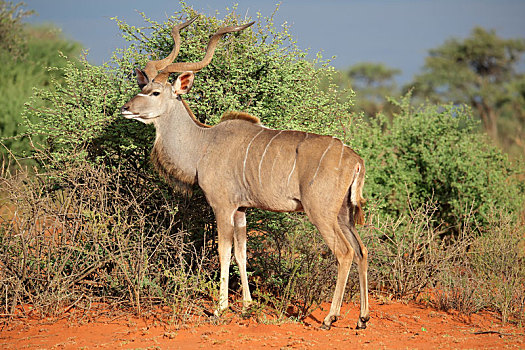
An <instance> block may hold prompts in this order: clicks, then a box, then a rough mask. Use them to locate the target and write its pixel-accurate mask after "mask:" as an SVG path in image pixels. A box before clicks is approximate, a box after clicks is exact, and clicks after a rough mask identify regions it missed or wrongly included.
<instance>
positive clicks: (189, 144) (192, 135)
mask: <svg viewBox="0 0 525 350" xmlns="http://www.w3.org/2000/svg"><path fill="white" fill-rule="evenodd" d="M190 113H191V111H189V109H188V108H187V107H186V106H185V105H184V102H183V101H182V99H180V98H177V99H176V100H173V103H171V107H170V108H169V109H168V111H167V112H166V113H165V114H164V115H161V116H160V117H159V118H156V119H155V120H154V125H155V132H156V139H155V144H154V146H153V150H152V159H153V162H154V164H155V166H156V167H157V168H158V170H159V171H160V172H161V174H162V175H163V176H164V177H166V178H168V179H169V180H171V181H175V182H178V183H179V184H183V185H193V184H195V182H196V181H197V166H198V163H199V161H200V159H201V158H202V156H203V155H204V153H205V150H206V148H207V145H208V137H207V136H208V135H207V133H206V132H205V131H206V130H207V128H206V127H203V126H201V125H199V124H197V122H196V120H195V119H194V118H193V117H192V116H191V115H190Z"/></svg>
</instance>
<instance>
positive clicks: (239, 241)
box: [233, 210, 252, 313]
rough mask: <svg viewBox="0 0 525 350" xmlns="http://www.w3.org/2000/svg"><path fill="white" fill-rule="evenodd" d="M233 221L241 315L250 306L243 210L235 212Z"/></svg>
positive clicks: (244, 214) (250, 297) (244, 215)
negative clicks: (240, 285)
mask: <svg viewBox="0 0 525 350" xmlns="http://www.w3.org/2000/svg"><path fill="white" fill-rule="evenodd" d="M233 221H234V224H235V231H234V234H233V239H234V247H235V260H236V261H237V265H238V266H239V273H240V275H241V283H242V304H243V305H242V306H243V313H246V312H247V311H248V309H249V308H250V305H251V304H252V296H251V295H250V287H249V286H248V274H247V273H246V213H245V212H244V210H237V211H236V212H235V214H234V215H233Z"/></svg>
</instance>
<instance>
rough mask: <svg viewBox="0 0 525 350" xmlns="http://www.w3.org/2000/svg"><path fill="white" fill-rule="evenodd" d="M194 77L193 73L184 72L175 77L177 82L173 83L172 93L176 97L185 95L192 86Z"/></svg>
mask: <svg viewBox="0 0 525 350" xmlns="http://www.w3.org/2000/svg"><path fill="white" fill-rule="evenodd" d="M194 77H195V75H194V74H193V72H184V73H182V74H181V75H179V76H178V77H177V80H175V82H174V83H173V91H174V92H175V93H176V94H177V95H182V94H187V93H188V91H190V89H191V87H192V86H193V78H194Z"/></svg>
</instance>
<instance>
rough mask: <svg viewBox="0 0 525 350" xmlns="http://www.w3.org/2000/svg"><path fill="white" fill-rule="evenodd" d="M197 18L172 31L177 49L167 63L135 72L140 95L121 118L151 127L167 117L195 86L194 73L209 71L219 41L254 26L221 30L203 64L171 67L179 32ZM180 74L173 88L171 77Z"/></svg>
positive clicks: (212, 41) (176, 53)
mask: <svg viewBox="0 0 525 350" xmlns="http://www.w3.org/2000/svg"><path fill="white" fill-rule="evenodd" d="M196 19H197V17H194V18H192V19H191V20H189V21H187V22H184V23H181V24H179V25H176V26H174V27H173V29H172V31H171V36H172V38H173V41H174V46H173V49H172V51H171V53H170V54H169V55H168V56H167V57H166V58H164V59H161V60H158V61H149V62H148V63H147V64H146V67H145V68H144V70H140V69H136V70H135V74H136V76H137V83H138V85H139V87H140V89H141V92H140V93H139V94H137V95H136V96H135V97H133V98H132V99H131V100H130V101H129V102H128V103H126V104H125V105H124V106H123V107H122V110H121V111H122V115H123V116H124V117H126V118H128V119H136V120H139V121H141V122H143V123H146V124H149V123H152V122H153V120H155V119H156V118H158V117H160V116H162V115H165V114H166V113H168V111H169V109H170V108H171V107H172V102H173V101H176V100H179V101H181V100H180V95H183V94H186V93H187V92H188V91H190V89H191V87H192V86H193V79H194V73H195V72H198V71H200V70H201V69H203V68H204V67H206V66H207V65H208V64H209V63H210V62H211V60H212V58H213V54H214V52H215V48H216V47H217V44H218V42H219V40H220V38H221V37H222V36H223V35H224V34H227V33H233V32H239V31H241V30H243V29H246V28H248V27H249V26H251V25H252V24H253V23H255V22H250V23H248V24H245V25H242V26H230V27H224V28H221V29H219V30H218V31H217V32H216V33H215V34H214V35H213V36H212V37H211V38H210V41H209V43H208V47H207V48H206V54H205V55H204V58H203V59H202V60H201V61H200V62H177V63H171V62H173V61H174V60H175V58H176V57H177V55H178V53H179V50H180V30H181V29H183V28H185V27H187V26H188V25H190V24H191V23H193V22H194V21H195V20H196ZM176 72H178V73H181V74H180V75H179V76H178V77H177V79H176V80H175V81H174V82H173V84H170V83H169V82H168V78H169V76H170V74H171V73H176Z"/></svg>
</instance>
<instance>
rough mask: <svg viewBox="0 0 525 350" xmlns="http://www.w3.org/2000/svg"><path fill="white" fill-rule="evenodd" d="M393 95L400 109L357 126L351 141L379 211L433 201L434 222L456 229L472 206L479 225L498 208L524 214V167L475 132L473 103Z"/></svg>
mask: <svg viewBox="0 0 525 350" xmlns="http://www.w3.org/2000/svg"><path fill="white" fill-rule="evenodd" d="M392 102H393V103H395V104H397V105H398V106H399V108H400V112H399V113H397V114H395V115H394V117H393V119H391V120H390V119H388V118H386V117H384V116H381V115H380V116H378V118H376V119H374V120H373V121H371V122H370V124H369V125H366V126H363V125H357V126H356V127H355V128H354V129H353V133H352V139H351V140H349V142H350V144H351V145H352V146H353V147H354V148H355V149H357V150H358V153H359V154H360V155H361V156H362V157H363V158H364V159H365V161H366V163H365V164H366V167H367V179H366V186H365V196H366V197H368V198H370V199H371V200H372V202H373V203H374V205H375V206H376V207H377V208H379V210H380V212H382V213H384V214H385V215H387V216H389V217H391V218H394V219H395V218H397V217H399V216H400V215H401V214H402V213H407V212H408V211H409V209H410V208H409V207H410V206H412V207H413V208H418V207H420V206H422V205H423V204H424V203H426V202H428V201H433V202H436V204H437V211H436V215H435V222H436V223H437V224H440V223H441V222H445V223H446V224H447V225H448V228H451V229H452V230H453V231H454V232H458V230H460V229H461V223H462V221H463V219H464V218H463V216H462V215H463V213H465V212H470V209H472V210H473V211H474V212H475V218H476V221H478V222H479V223H481V224H485V223H487V218H488V217H489V216H490V215H491V213H492V212H493V211H494V210H506V211H508V212H510V213H512V215H513V216H514V219H517V218H518V217H519V216H520V215H523V213H524V212H523V207H524V204H525V183H524V182H523V181H522V180H520V178H519V176H520V174H523V171H524V170H523V167H521V166H519V165H516V164H512V163H511V162H510V161H509V160H508V157H507V156H506V155H505V154H504V153H503V152H502V151H501V150H499V149H498V148H497V147H496V146H494V145H493V144H492V143H491V142H490V141H489V140H488V138H487V137H486V136H485V135H484V134H481V133H479V132H477V131H476V130H477V129H478V127H477V122H476V121H475V120H474V119H473V118H472V116H471V113H470V110H469V109H468V108H466V107H461V106H454V105H431V104H426V105H422V106H420V107H414V106H412V105H410V95H407V96H405V97H404V98H403V99H401V101H399V102H398V101H392ZM407 198H410V201H408V199H407ZM466 209H469V210H466ZM445 231H446V228H445Z"/></svg>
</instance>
